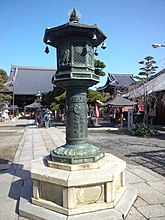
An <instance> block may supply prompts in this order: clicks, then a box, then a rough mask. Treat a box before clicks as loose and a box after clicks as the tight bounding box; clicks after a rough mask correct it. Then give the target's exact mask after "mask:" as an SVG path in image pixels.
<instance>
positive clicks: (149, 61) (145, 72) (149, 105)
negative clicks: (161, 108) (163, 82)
mask: <svg viewBox="0 0 165 220" xmlns="http://www.w3.org/2000/svg"><path fill="white" fill-rule="evenodd" d="M139 64H142V65H144V67H141V68H140V72H139V75H140V76H143V78H142V84H143V90H144V95H143V98H144V99H143V101H144V117H143V122H144V123H146V124H148V118H149V115H150V112H151V110H152V109H153V108H155V107H156V104H157V97H156V95H155V94H153V93H150V94H147V90H146V83H147V82H148V81H149V80H150V78H151V77H152V76H153V75H154V74H155V73H156V69H157V68H158V67H157V66H156V61H155V60H154V58H153V57H152V56H147V57H145V58H144V61H140V62H139Z"/></svg>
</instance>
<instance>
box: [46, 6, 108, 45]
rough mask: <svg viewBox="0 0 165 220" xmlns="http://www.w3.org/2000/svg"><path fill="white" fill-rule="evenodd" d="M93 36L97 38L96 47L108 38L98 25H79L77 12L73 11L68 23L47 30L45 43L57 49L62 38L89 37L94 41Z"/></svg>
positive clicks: (94, 42)
mask: <svg viewBox="0 0 165 220" xmlns="http://www.w3.org/2000/svg"><path fill="white" fill-rule="evenodd" d="M93 35H95V36H96V39H95V40H93V46H94V47H97V46H98V45H100V44H101V43H102V42H103V41H104V40H105V39H106V38H107V37H106V35H105V34H104V33H103V32H102V31H101V30H100V29H99V27H98V26H97V25H96V24H94V25H88V24H81V23H79V16H78V14H77V12H76V10H75V9H73V11H72V13H71V15H70V19H69V22H68V23H65V24H63V25H60V26H57V27H53V28H46V30H45V35H44V42H45V43H46V44H49V45H51V46H53V47H57V46H58V44H59V40H60V39H61V38H65V37H75V36H76V37H77V36H79V37H88V38H89V39H91V41H92V38H93Z"/></svg>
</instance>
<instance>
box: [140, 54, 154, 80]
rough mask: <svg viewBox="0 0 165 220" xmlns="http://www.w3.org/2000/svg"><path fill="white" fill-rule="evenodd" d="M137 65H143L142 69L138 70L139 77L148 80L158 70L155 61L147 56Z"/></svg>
mask: <svg viewBox="0 0 165 220" xmlns="http://www.w3.org/2000/svg"><path fill="white" fill-rule="evenodd" d="M139 64H143V65H144V67H141V68H140V72H139V75H140V76H143V77H146V79H147V80H148V79H149V78H150V77H151V76H152V75H154V74H155V73H156V69H157V68H158V67H157V66H156V61H155V60H154V58H153V57H151V56H147V57H145V58H144V61H140V62H139Z"/></svg>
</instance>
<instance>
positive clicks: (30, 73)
mask: <svg viewBox="0 0 165 220" xmlns="http://www.w3.org/2000/svg"><path fill="white" fill-rule="evenodd" d="M55 71H56V69H54V68H45V67H44V68H43V67H26V66H16V65H12V66H11V71H10V76H9V78H8V81H7V83H5V86H6V87H7V88H8V89H9V94H11V96H12V97H13V99H12V100H11V105H13V103H14V106H17V107H19V109H20V110H23V109H24V107H25V106H26V105H29V104H31V103H33V102H34V100H35V98H36V94H37V93H38V92H40V93H41V94H42V96H43V95H46V94H47V93H48V92H50V91H52V90H53V84H52V77H53V75H54V73H55Z"/></svg>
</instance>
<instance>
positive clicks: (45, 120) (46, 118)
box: [43, 112, 49, 128]
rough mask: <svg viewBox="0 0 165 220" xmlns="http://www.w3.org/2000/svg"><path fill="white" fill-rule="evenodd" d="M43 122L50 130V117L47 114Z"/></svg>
mask: <svg viewBox="0 0 165 220" xmlns="http://www.w3.org/2000/svg"><path fill="white" fill-rule="evenodd" d="M43 121H44V125H45V128H48V127H49V115H48V113H47V112H46V113H45V114H44V117H43Z"/></svg>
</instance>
